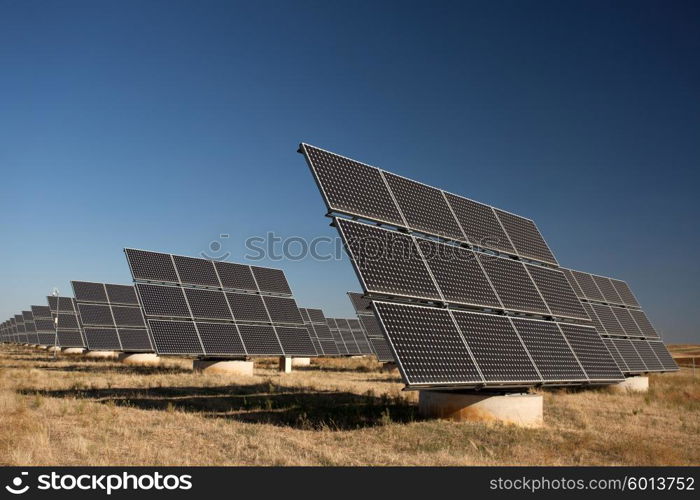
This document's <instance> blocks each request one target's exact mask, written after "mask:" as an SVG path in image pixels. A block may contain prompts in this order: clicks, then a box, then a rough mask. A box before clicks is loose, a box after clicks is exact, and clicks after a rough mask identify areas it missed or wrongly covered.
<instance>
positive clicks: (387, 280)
mask: <svg viewBox="0 0 700 500" xmlns="http://www.w3.org/2000/svg"><path fill="white" fill-rule="evenodd" d="M335 221H336V224H337V225H338V228H339V229H340V232H341V235H342V236H343V239H344V242H345V245H346V249H347V250H348V252H349V254H350V258H351V259H352V261H353V263H354V264H355V268H356V269H357V271H358V273H359V274H360V275H361V276H362V279H363V281H364V284H365V287H366V291H367V292H375V293H384V294H389V295H402V296H408V297H416V298H427V299H435V300H440V299H441V297H440V294H439V292H438V291H437V289H436V288H435V284H434V283H433V280H432V278H431V277H430V273H429V272H428V269H427V267H426V265H425V263H424V262H423V260H422V259H421V257H420V254H419V252H418V248H417V246H416V244H415V242H414V241H413V239H412V238H411V237H410V236H407V235H404V234H400V233H397V232H395V231H387V230H384V229H379V228H376V227H372V226H368V225H367V224H361V223H356V222H350V221H347V220H344V219H335Z"/></svg>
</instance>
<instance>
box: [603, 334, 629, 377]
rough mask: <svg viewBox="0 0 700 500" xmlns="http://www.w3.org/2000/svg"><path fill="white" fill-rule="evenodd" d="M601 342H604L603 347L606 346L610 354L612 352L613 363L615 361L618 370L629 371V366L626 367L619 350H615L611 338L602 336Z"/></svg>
mask: <svg viewBox="0 0 700 500" xmlns="http://www.w3.org/2000/svg"><path fill="white" fill-rule="evenodd" d="M603 343H604V344H605V347H607V348H608V351H610V354H612V357H613V359H614V360H615V363H617V366H618V368H619V369H620V371H621V372H622V373H627V372H628V371H629V368H628V367H627V364H626V363H625V359H624V358H623V357H622V354H620V351H618V350H617V347H616V346H615V342H613V340H612V339H609V338H603Z"/></svg>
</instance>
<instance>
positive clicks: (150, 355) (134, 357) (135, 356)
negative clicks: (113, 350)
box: [117, 352, 160, 366]
mask: <svg viewBox="0 0 700 500" xmlns="http://www.w3.org/2000/svg"><path fill="white" fill-rule="evenodd" d="M117 359H118V360H119V361H120V362H122V363H124V364H125V365H135V366H153V365H157V364H159V363H160V358H159V357H158V355H157V354H156V353H154V352H122V353H119V357H118V358H117Z"/></svg>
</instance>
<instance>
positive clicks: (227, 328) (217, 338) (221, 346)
mask: <svg viewBox="0 0 700 500" xmlns="http://www.w3.org/2000/svg"><path fill="white" fill-rule="evenodd" d="M197 330H198V331H199V336H200V338H201V339H202V344H203V345H204V350H205V352H206V353H207V354H208V355H240V356H245V354H246V352H245V348H244V347H243V343H242V342H241V337H240V335H238V329H237V328H236V325H234V324H233V323H206V322H202V321H198V322H197Z"/></svg>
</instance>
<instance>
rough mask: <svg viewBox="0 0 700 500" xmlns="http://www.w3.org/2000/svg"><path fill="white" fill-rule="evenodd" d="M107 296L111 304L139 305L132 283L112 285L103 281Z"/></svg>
mask: <svg viewBox="0 0 700 500" xmlns="http://www.w3.org/2000/svg"><path fill="white" fill-rule="evenodd" d="M105 289H106V290H107V297H108V299H109V302H110V303H112V304H124V305H135V306H137V305H139V300H138V298H137V297H136V290H134V287H133V286H132V285H113V284H111V283H105Z"/></svg>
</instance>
